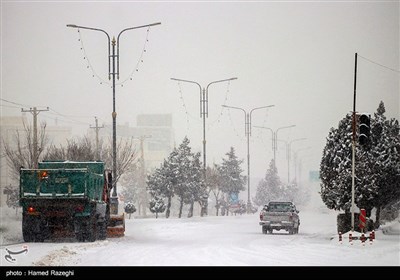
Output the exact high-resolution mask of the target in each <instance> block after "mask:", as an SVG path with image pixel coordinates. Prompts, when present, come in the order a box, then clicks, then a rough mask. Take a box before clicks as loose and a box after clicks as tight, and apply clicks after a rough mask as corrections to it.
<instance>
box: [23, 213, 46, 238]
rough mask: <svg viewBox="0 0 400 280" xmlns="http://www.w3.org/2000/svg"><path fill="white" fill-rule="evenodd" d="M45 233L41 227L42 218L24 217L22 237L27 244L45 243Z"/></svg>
mask: <svg viewBox="0 0 400 280" xmlns="http://www.w3.org/2000/svg"><path fill="white" fill-rule="evenodd" d="M44 235H45V231H44V230H43V229H42V228H41V226H40V218H38V217H33V216H28V215H23V216H22V236H23V238H24V241H25V242H43V241H44V239H45V236H44Z"/></svg>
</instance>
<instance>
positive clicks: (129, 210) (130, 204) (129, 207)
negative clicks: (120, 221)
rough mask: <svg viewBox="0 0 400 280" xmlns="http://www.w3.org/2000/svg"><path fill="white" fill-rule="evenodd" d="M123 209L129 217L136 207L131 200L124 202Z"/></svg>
mask: <svg viewBox="0 0 400 280" xmlns="http://www.w3.org/2000/svg"><path fill="white" fill-rule="evenodd" d="M124 210H125V213H127V214H129V219H130V218H131V215H132V214H133V213H135V212H136V207H135V205H134V204H133V202H128V203H126V204H125V207H124Z"/></svg>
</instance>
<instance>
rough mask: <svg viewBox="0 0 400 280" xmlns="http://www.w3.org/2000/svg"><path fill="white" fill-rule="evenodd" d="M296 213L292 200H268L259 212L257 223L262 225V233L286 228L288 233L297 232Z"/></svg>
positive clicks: (297, 216) (298, 223) (298, 220)
mask: <svg viewBox="0 0 400 280" xmlns="http://www.w3.org/2000/svg"><path fill="white" fill-rule="evenodd" d="M298 213H299V211H298V210H296V206H295V205H294V204H293V203H292V202H279V201H271V202H269V203H268V204H266V205H264V207H263V209H262V210H261V212H260V222H259V224H260V226H261V227H262V233H263V234H267V233H272V232H273V230H278V231H279V230H286V231H288V232H289V234H297V233H299V226H300V218H299V215H298Z"/></svg>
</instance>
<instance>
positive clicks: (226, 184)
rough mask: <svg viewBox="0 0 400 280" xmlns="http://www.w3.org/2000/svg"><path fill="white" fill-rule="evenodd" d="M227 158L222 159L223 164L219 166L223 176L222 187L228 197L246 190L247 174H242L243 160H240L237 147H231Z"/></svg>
mask: <svg viewBox="0 0 400 280" xmlns="http://www.w3.org/2000/svg"><path fill="white" fill-rule="evenodd" d="M225 155H226V156H227V158H223V159H222V163H221V165H220V166H219V167H218V170H219V173H220V176H221V185H220V189H221V191H222V192H224V193H225V194H226V195H227V196H228V197H230V196H231V195H233V194H234V195H238V194H239V192H241V191H244V190H246V188H245V187H244V185H245V184H246V176H244V175H242V172H243V169H242V168H241V166H240V165H241V164H242V163H243V160H238V158H237V156H236V154H235V149H234V148H233V147H231V148H230V150H229V152H228V153H226V154H225Z"/></svg>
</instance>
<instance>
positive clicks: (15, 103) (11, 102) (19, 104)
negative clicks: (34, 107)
mask: <svg viewBox="0 0 400 280" xmlns="http://www.w3.org/2000/svg"><path fill="white" fill-rule="evenodd" d="M0 100H1V101H4V102H7V103H10V104H14V105H18V106H22V107H31V106H29V105H26V104H21V103H17V102H13V101H9V100H5V99H3V98H0Z"/></svg>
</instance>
